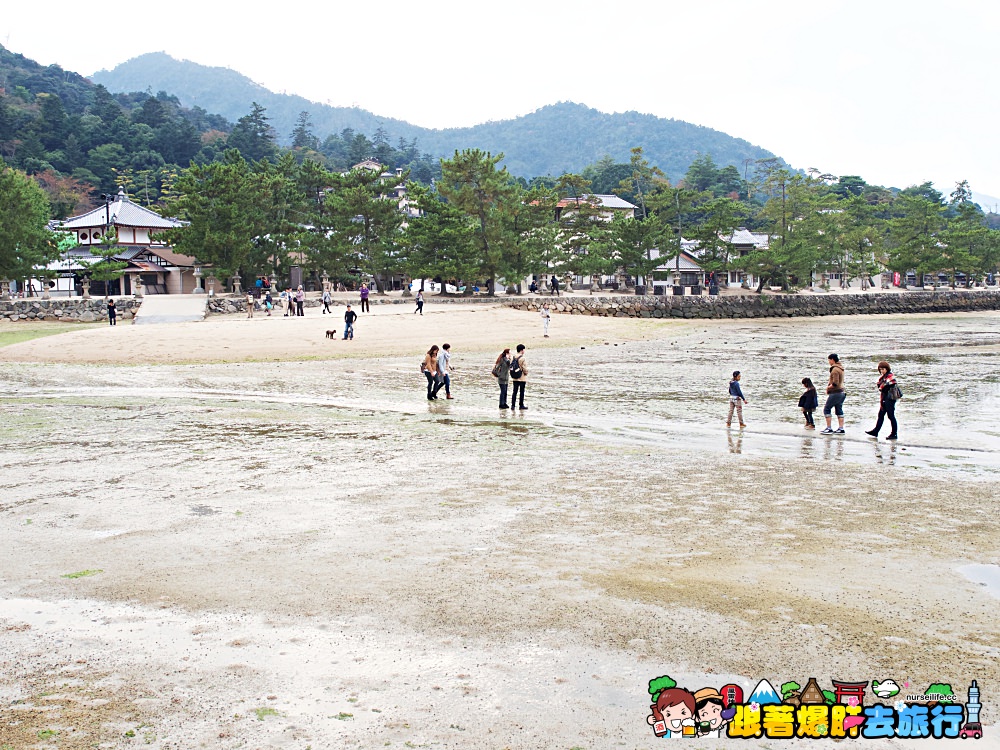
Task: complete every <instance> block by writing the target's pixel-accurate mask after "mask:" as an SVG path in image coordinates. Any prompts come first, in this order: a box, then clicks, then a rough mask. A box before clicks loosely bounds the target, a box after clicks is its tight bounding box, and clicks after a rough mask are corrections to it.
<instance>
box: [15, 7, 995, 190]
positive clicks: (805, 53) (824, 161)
mask: <svg viewBox="0 0 1000 750" xmlns="http://www.w3.org/2000/svg"><path fill="white" fill-rule="evenodd" d="M7 6H13V7H6V8H5V9H4V12H3V14H2V15H0V42H2V43H3V44H4V45H5V46H6V47H7V48H8V49H11V50H12V51H14V52H19V53H21V54H23V55H25V56H26V57H29V58H32V59H34V60H37V61H38V62H40V63H43V64H46V65H48V64H52V63H56V64H59V65H61V66H62V67H63V68H66V69H68V70H73V71H75V72H78V73H82V74H84V75H90V74H92V73H94V72H95V71H97V70H100V69H103V68H108V69H110V68H113V67H114V66H116V65H117V64H119V63H121V62H124V61H125V60H128V59H129V58H132V57H135V56H137V55H140V54H142V53H144V52H156V51H165V52H167V53H168V54H170V55H172V56H173V57H176V58H180V59H187V60H192V61H194V62H197V63H201V64H204V65H217V66H225V67H229V68H232V69H233V70H236V71H238V72H240V73H243V74H244V75H246V76H248V77H249V78H251V79H253V80H255V81H256V82H258V83H260V84H262V85H264V86H266V87H267V88H269V89H272V90H275V91H279V92H281V91H283V92H287V93H294V94H300V95H302V96H304V97H306V98H309V99H312V100H314V101H319V102H325V103H329V104H334V105H346V106H351V105H357V106H359V107H362V108H363V109H367V110H370V111H372V112H374V113H376V114H380V115H385V116H391V117H397V118H400V119H404V120H407V121H409V122H412V123H415V124H418V125H424V126H428V127H438V128H441V127H452V126H461V125H472V124H475V123H479V122H483V121H486V120H501V119H509V118H512V117H516V116H518V115H523V114H527V113H528V112H531V111H533V110H535V109H537V108H539V107H541V106H544V105H546V104H552V103H555V102H558V101H573V102H579V103H582V104H586V105H589V106H591V107H594V108H595V109H598V110H601V111H604V112H621V111H627V110H637V111H639V112H648V113H652V114H655V115H659V116H661V117H671V118H676V119H679V120H686V121H688V122H693V123H696V124H699V125H706V126H709V127H712V128H715V129H717V130H721V131H724V132H726V133H729V134H730V135H734V136H738V137H741V138H745V139H746V140H748V141H750V142H751V143H754V144H757V145H759V146H762V147H764V148H766V149H769V150H771V151H773V152H775V153H776V154H778V155H780V156H782V157H784V158H785V159H787V160H788V161H789V162H790V163H791V164H792V165H793V166H796V167H800V168H809V167H816V168H818V169H820V170H822V171H825V172H832V173H834V174H838V175H842V174H860V175H861V176H862V177H864V178H865V179H866V180H868V181H869V182H872V183H878V184H883V185H889V186H896V187H905V186H907V185H911V184H915V183H919V182H923V181H925V180H933V181H934V182H935V184H936V186H937V187H938V189H939V190H942V191H943V192H945V193H950V192H951V191H952V190H953V189H954V183H955V182H956V181H958V180H962V179H967V180H969V182H970V184H971V186H972V188H973V190H975V191H977V192H979V193H986V194H990V195H994V196H1000V148H998V147H997V145H996V144H995V142H994V137H995V134H994V133H993V132H992V129H993V127H994V125H995V124H996V115H997V109H998V105H997V103H996V102H997V96H996V93H995V91H994V89H993V87H992V85H991V84H992V83H993V81H992V75H991V74H992V73H993V72H994V71H996V70H997V69H998V66H997V64H996V56H995V52H994V50H996V49H997V42H996V40H997V34H998V31H1000V3H997V2H995V0H982V1H981V2H976V1H973V0H950V1H949V2H941V1H937V2H929V1H928V0H909V1H905V0H865V1H863V2H862V1H861V0H843V1H841V2H837V0H828V1H827V2H824V3H815V2H808V0H806V1H803V0H758V1H757V2H752V1H750V0H745V1H744V2H736V1H735V0H700V2H699V1H698V0H689V1H688V2H683V3H681V2H671V1H670V0H667V1H664V0H634V1H633V2H631V3H610V2H600V3H599V2H592V1H591V0H578V1H577V2H574V3H564V2H562V3H556V2H550V1H549V0H532V1H531V2H527V1H525V0H505V2H501V3H490V4H482V3H475V2H456V1H455V0H424V2H399V1H398V0H382V1H381V2H377V3H359V2H355V3H343V2H340V3H338V2H316V1H315V0H299V2H295V3H289V4H288V5H284V4H274V3H270V4H267V5H263V6H260V5H256V4H251V3H246V4H243V5H242V6H239V5H236V4H234V3H229V2H226V3H221V2H213V0H208V1H207V2H205V1H204V0H203V1H202V2H191V0H175V2H173V3H169V4H163V3H144V2H126V3H124V4H107V3H105V4H96V5H94V4H91V5H88V4H80V3H78V2H73V3H70V2H66V1H65V0H56V1H55V2H48V3H45V4H44V13H42V12H40V10H39V8H41V7H42V6H35V5H33V4H31V3H16V4H14V3H8V4H7ZM636 145H641V144H636Z"/></svg>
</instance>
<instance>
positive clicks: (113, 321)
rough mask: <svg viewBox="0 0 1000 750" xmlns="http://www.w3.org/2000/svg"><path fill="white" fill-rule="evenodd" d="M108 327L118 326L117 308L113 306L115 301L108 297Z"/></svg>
mask: <svg viewBox="0 0 1000 750" xmlns="http://www.w3.org/2000/svg"><path fill="white" fill-rule="evenodd" d="M108 325H109V326H116V325H118V307H117V306H116V305H115V301H114V300H113V299H111V297H108Z"/></svg>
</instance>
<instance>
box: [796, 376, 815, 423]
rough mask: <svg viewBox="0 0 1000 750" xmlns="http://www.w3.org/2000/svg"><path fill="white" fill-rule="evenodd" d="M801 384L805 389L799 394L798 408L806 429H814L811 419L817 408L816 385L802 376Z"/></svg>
mask: <svg viewBox="0 0 1000 750" xmlns="http://www.w3.org/2000/svg"><path fill="white" fill-rule="evenodd" d="M802 385H803V386H804V387H805V391H803V392H802V395H801V396H799V408H800V409H801V410H802V414H803V415H804V416H805V418H806V429H807V430H815V429H816V423H815V422H814V421H813V412H814V411H816V410H817V409H818V408H819V396H817V395H816V386H814V385H813V382H812V380H810V379H809V378H802Z"/></svg>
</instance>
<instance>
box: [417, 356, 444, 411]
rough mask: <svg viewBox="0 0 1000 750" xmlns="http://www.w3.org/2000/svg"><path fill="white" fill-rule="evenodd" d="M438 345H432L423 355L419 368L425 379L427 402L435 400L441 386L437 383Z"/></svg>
mask: <svg viewBox="0 0 1000 750" xmlns="http://www.w3.org/2000/svg"><path fill="white" fill-rule="evenodd" d="M438 351H439V349H438V345H437V344H434V346H432V347H431V348H430V349H428V350H427V354H426V355H424V363H423V364H422V365H421V366H420V369H421V371H422V372H423V373H424V375H425V376H426V377H427V400H428V401H435V400H437V393H438V391H439V390H440V389H441V385H440V384H439V383H438V382H437V374H438V369H437V367H438Z"/></svg>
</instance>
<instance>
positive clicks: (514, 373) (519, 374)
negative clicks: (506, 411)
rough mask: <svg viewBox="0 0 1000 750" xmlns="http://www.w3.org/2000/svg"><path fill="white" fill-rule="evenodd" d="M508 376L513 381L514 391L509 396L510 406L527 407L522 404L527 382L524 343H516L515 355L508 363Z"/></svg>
mask: <svg viewBox="0 0 1000 750" xmlns="http://www.w3.org/2000/svg"><path fill="white" fill-rule="evenodd" d="M510 378H511V380H512V381H513V382H514V392H513V393H512V394H511V397H510V403H511V405H512V406H511V408H514V407H515V405H516V408H518V409H527V408H528V407H527V406H525V405H524V386H525V384H527V382H528V363H527V361H526V359H525V356H524V344H518V345H517V355H516V356H515V357H514V359H513V360H512V361H511V363H510ZM519 396H520V398H518V397H519Z"/></svg>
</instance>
